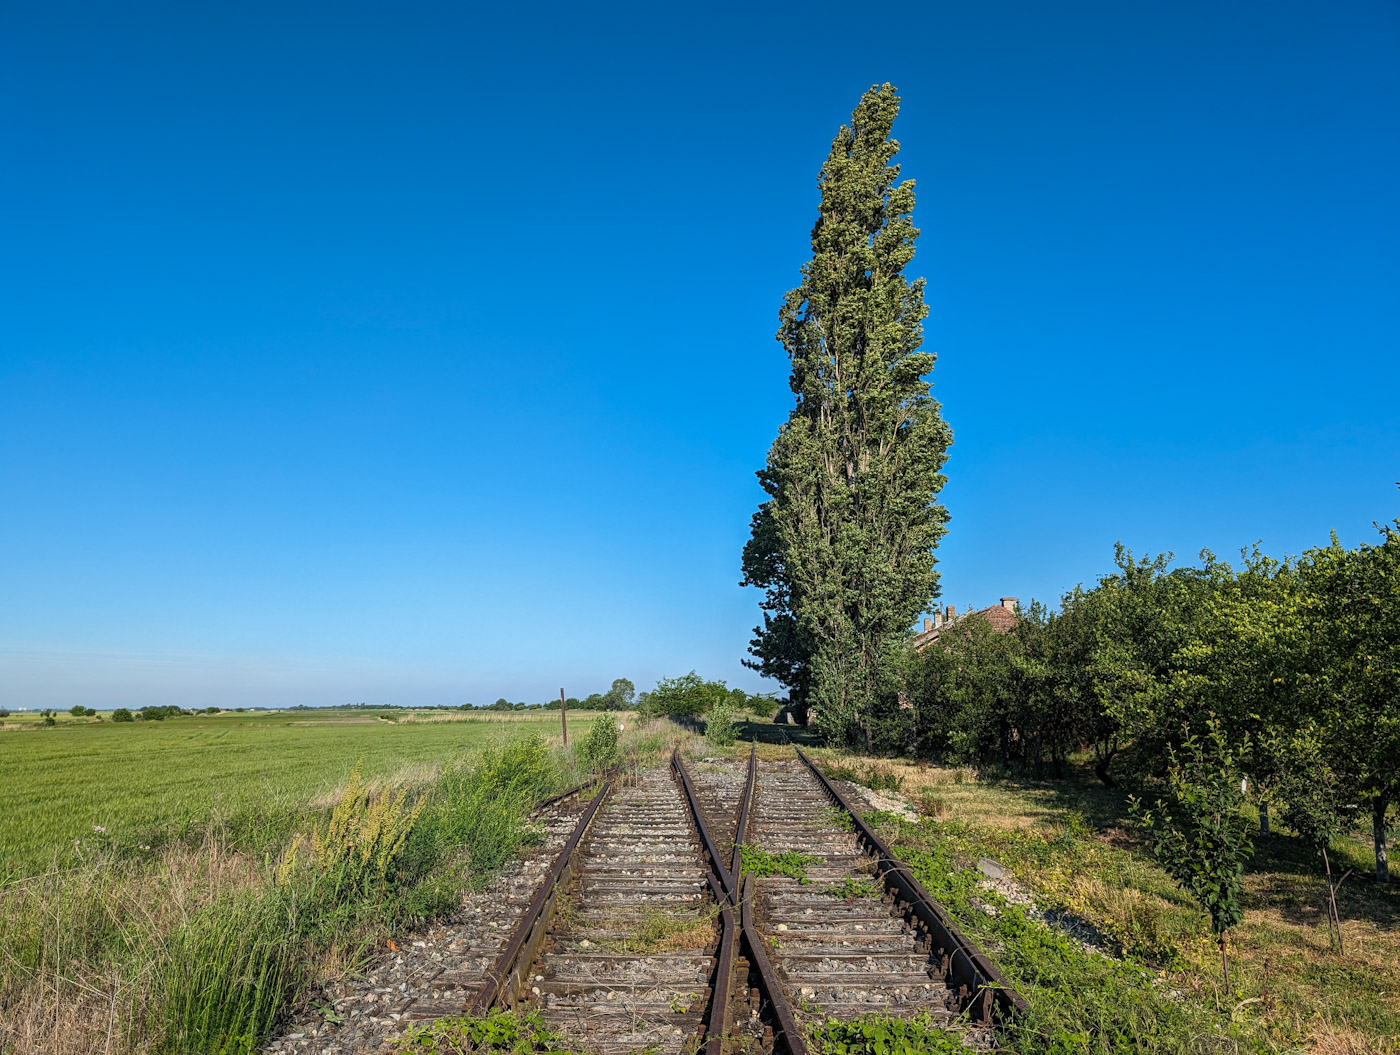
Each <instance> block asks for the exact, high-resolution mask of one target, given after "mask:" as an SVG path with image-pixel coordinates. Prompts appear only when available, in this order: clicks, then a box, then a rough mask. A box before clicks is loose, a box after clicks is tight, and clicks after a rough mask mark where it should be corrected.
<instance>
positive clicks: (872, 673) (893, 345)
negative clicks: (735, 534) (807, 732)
mask: <svg viewBox="0 0 1400 1055" xmlns="http://www.w3.org/2000/svg"><path fill="white" fill-rule="evenodd" d="M898 112H899V96H898V95H896V94H895V90H894V88H893V87H891V86H890V85H889V84H885V85H881V86H872V87H871V88H870V90H869V91H867V92H866V93H865V94H864V95H863V96H862V97H861V100H860V105H858V106H857V107H856V109H855V112H854V113H853V114H852V115H851V123H850V124H849V125H845V126H842V128H841V131H840V132H839V133H837V136H836V139H835V140H834V141H833V142H832V144H831V153H830V154H829V155H828V156H827V159H826V164H824V165H823V166H822V170H821V175H820V177H819V179H818V185H819V186H820V188H821V207H820V211H819V213H818V217H817V223H816V226H815V227H814V228H813V229H812V259H811V260H810V261H809V262H808V263H807V264H806V265H804V267H803V268H802V283H801V285H799V286H798V287H797V288H796V289H794V290H792V291H791V292H790V293H788V295H787V297H786V298H785V300H784V301H783V305H782V308H781V309H780V311H779V313H778V317H779V320H780V323H781V325H780V328H779V330H778V335H777V336H778V340H779V342H781V343H782V345H783V347H784V348H785V349H786V351H787V353H788V357H789V358H790V360H791V362H792V377H791V385H792V391H793V393H794V395H795V396H796V397H797V399H796V405H795V406H794V407H793V410H792V412H791V413H790V414H789V415H788V420H787V422H786V423H784V424H783V426H782V427H781V428H780V429H779V430H778V436H777V439H775V440H774V441H773V446H772V447H771V448H770V449H769V451H768V463H767V465H766V467H765V468H764V469H762V470H761V471H760V472H759V473H758V478H759V481H760V483H761V484H762V485H763V489H764V490H765V491H766V492H767V494H768V496H769V498H768V501H766V502H764V503H763V504H762V505H760V506H759V508H758V512H756V513H755V514H754V517H753V523H752V537H751V538H750V540H749V542H748V543H747V545H745V547H744V559H743V570H744V584H745V585H749V586H757V587H761V588H762V589H764V590H765V591H766V592H765V596H764V600H763V602H762V607H763V608H764V618H763V626H761V627H758V628H757V629H756V630H755V637H754V639H753V642H752V643H751V645H750V648H749V651H750V653H752V654H753V655H754V656H755V657H756V661H753V662H751V663H750V665H751V666H753V667H754V668H755V669H757V670H759V671H761V672H762V673H764V674H766V675H769V676H771V677H774V678H777V679H778V680H779V681H781V682H783V683H784V684H785V685H787V686H788V688H789V690H790V694H791V697H792V699H793V702H794V703H797V704H807V705H809V706H810V707H811V708H813V711H814V713H815V715H816V724H817V726H818V727H819V728H820V729H821V730H822V731H823V732H825V733H826V734H827V735H828V736H830V737H832V738H833V739H835V740H838V741H842V742H846V743H851V742H857V741H861V740H864V741H865V742H867V743H868V742H869V740H870V738H871V733H872V727H873V723H874V722H875V721H876V720H877V716H878V715H879V714H880V713H881V712H882V711H883V710H885V709H887V708H891V707H892V706H893V701H894V698H895V693H896V690H897V686H896V677H897V670H898V667H899V658H900V655H901V653H902V651H903V648H904V642H905V640H906V639H907V637H908V635H909V633H910V627H911V625H912V624H913V622H914V619H915V617H916V616H917V615H918V614H919V613H920V612H921V611H923V610H924V609H926V608H927V607H928V605H929V602H930V601H931V600H932V598H933V597H935V596H936V595H937V590H938V573H937V571H936V569H935V566H934V556H933V550H934V547H935V546H936V545H937V544H938V540H939V539H940V538H941V537H942V535H943V533H944V531H945V530H946V527H945V525H946V522H947V519H948V515H947V512H946V511H945V510H944V508H943V507H942V506H941V505H940V504H938V501H937V495H938V493H939V491H940V490H941V489H942V487H943V484H944V482H945V477H944V476H943V475H942V472H941V470H942V468H943V463H944V461H945V460H946V458H947V448H948V445H949V444H950V443H951V442H952V433H951V430H950V429H949V428H948V426H947V424H946V423H945V422H944V421H943V418H942V416H941V414H940V408H939V405H938V403H937V401H935V400H934V399H933V397H932V396H931V395H930V386H929V383H928V382H927V381H926V380H925V375H927V374H928V373H929V372H930V371H931V370H932V369H933V363H934V356H933V354H932V353H931V352H927V351H923V350H921V346H922V345H923V320H924V317H925V316H926V315H927V314H928V309H927V308H926V307H925V306H924V280H923V279H921V278H919V279H915V280H913V281H910V280H909V279H907V278H905V276H904V269H905V267H906V266H908V264H909V262H910V261H911V260H912V259H913V258H914V241H915V239H916V238H917V237H918V235H919V231H918V229H917V228H916V227H915V226H914V224H913V220H912V219H911V216H912V213H913V210H914V183H913V181H912V180H905V181H903V182H900V181H899V166H898V165H896V164H895V163H894V158H895V155H896V154H897V153H898V151H899V143H898V142H897V141H896V140H894V139H891V138H890V130H891V128H892V126H893V124H894V119H895V116H896V115H897V114H898Z"/></svg>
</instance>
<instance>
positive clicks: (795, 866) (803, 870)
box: [739, 843, 816, 883]
mask: <svg viewBox="0 0 1400 1055" xmlns="http://www.w3.org/2000/svg"><path fill="white" fill-rule="evenodd" d="M739 854H740V856H741V859H742V861H743V870H744V871H745V872H751V873H753V877H754V878H755V879H763V878H764V877H766V876H786V877H787V878H789V879H796V880H797V881H798V882H799V883H806V882H808V879H807V869H809V868H810V867H812V865H814V864H816V858H815V857H812V856H811V855H809V854H804V853H802V852H801V851H799V850H785V851H783V852H782V853H772V852H770V851H768V850H765V849H763V848H762V847H759V846H751V845H749V844H748V843H744V844H743V845H742V846H740V847H739Z"/></svg>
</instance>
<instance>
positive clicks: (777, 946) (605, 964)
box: [270, 750, 1025, 1055]
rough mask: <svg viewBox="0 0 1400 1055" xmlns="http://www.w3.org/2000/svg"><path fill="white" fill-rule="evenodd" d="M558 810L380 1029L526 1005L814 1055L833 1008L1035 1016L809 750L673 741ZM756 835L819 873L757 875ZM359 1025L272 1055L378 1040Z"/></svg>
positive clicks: (688, 1040) (964, 1016) (666, 1054)
mask: <svg viewBox="0 0 1400 1055" xmlns="http://www.w3.org/2000/svg"><path fill="white" fill-rule="evenodd" d="M548 806H549V813H548V817H547V824H548V828H549V849H550V851H551V852H552V853H553V858H552V861H551V862H550V863H549V864H548V866H547V867H546V865H545V863H544V861H543V860H542V859H541V858H540V855H539V854H538V853H537V854H536V855H535V857H534V859H533V860H534V861H535V862H536V863H534V864H531V865H530V866H529V867H528V868H527V869H526V870H525V871H523V872H522V873H521V874H520V875H519V876H516V877H509V878H506V877H503V879H502V880H501V889H502V890H503V891H507V892H508V897H507V899H506V900H504V901H502V902H500V903H499V904H492V905H490V906H489V907H488V908H487V909H486V910H485V911H484V912H481V913H479V915H480V917H481V918H479V919H476V920H471V919H469V920H466V921H464V924H463V925H462V926H461V927H460V929H459V930H458V931H456V932H453V933H451V934H449V935H448V937H450V938H451V939H452V941H451V942H450V943H449V944H450V945H451V947H452V949H453V950H454V951H453V954H452V956H451V962H450V964H442V963H440V962H439V963H436V964H431V963H430V964H429V965H428V967H427V968H426V969H427V974H426V975H425V977H424V980H423V981H422V983H421V984H419V985H418V987H417V991H416V993H417V995H410V994H407V993H404V992H403V991H402V990H403V986H400V992H398V993H393V992H390V993H389V994H387V995H386V996H385V997H382V998H381V997H375V996H374V995H373V994H370V995H368V996H366V997H364V999H366V1000H376V999H387V1000H389V1001H391V1002H392V1004H393V1005H394V1006H393V1009H392V1010H391V1009H390V1008H386V1007H382V1006H381V1008H380V1010H381V1015H382V1017H380V1018H375V1019H374V1021H376V1022H381V1023H383V1024H384V1029H381V1030H380V1031H379V1033H377V1034H375V1036H379V1037H382V1039H384V1040H390V1041H391V1040H392V1039H393V1038H394V1037H395V1036H396V1035H399V1034H400V1033H401V1031H402V1029H403V1028H405V1027H407V1026H409V1025H410V1024H411V1023H413V1022H415V1021H418V1022H421V1021H424V1020H426V1019H431V1018H437V1017H446V1016H451V1015H460V1014H462V1013H463V1012H471V1013H476V1014H480V1013H484V1012H485V1011H487V1010H489V1009H491V1008H493V1007H515V1008H521V1009H531V1010H536V1011H538V1012H539V1014H540V1017H541V1018H542V1019H543V1021H544V1022H545V1024H546V1025H548V1026H549V1027H551V1028H552V1029H553V1030H555V1031H557V1032H558V1033H559V1034H561V1036H562V1038H563V1041H564V1043H565V1044H567V1045H568V1046H570V1047H574V1048H579V1049H582V1050H587V1051H589V1052H595V1053H597V1055H622V1053H626V1052H633V1051H637V1050H640V1049H647V1050H649V1051H653V1052H658V1053H663V1055H674V1053H681V1052H684V1053H695V1055H699V1052H701V1051H702V1050H703V1052H704V1055H738V1053H744V1055H807V1045H806V1041H805V1033H806V1027H808V1026H809V1025H811V1024H812V1023H814V1022H819V1021H821V1020H823V1019H825V1018H837V1019H850V1018H855V1017H858V1016H860V1015H863V1014H867V1013H870V1012H877V1013H884V1014H893V1015H898V1016H900V1017H910V1016H912V1015H914V1014H916V1013H925V1014H928V1015H930V1016H931V1017H933V1018H934V1020H935V1021H937V1022H939V1023H941V1024H945V1025H947V1026H949V1027H956V1028H958V1029H960V1030H961V1031H963V1032H964V1034H965V1036H967V1038H968V1039H969V1040H970V1041H972V1042H973V1043H978V1042H985V1041H986V1040H987V1039H989V1038H990V1036H991V1032H990V1030H991V1027H992V1026H993V1025H994V1024H995V1022H996V1021H997V1020H998V1019H1004V1018H1006V1017H1007V1016H1012V1015H1015V1014H1016V1013H1017V1012H1018V1011H1023V1010H1025V1003H1024V1001H1023V1000H1021V998H1020V997H1019V995H1017V994H1016V993H1015V992H1014V990H1012V989H1011V988H1010V987H1009V986H1008V985H1007V984H1006V983H1005V981H1004V979H1002V978H1001V976H1000V975H999V974H998V973H997V971H996V968H995V967H994V966H993V965H992V964H991V963H990V962H988V961H987V960H986V958H985V957H983V956H982V954H981V953H980V952H979V951H978V950H977V949H976V947H975V946H973V945H972V943H971V942H969V941H967V939H966V938H964V937H963V936H962V935H961V934H960V933H959V932H958V931H957V928H956V927H955V926H954V925H953V924H952V923H951V921H949V920H948V919H947V917H946V915H945V914H944V912H943V910H942V908H941V907H940V906H939V905H937V903H936V902H934V901H933V900H932V898H930V897H929V896H928V894H927V893H926V892H925V891H924V890H923V888H922V887H921V886H919V884H918V882H917V880H916V879H915V878H914V877H913V876H912V875H911V874H910V872H909V870H908V868H907V867H906V866H904V865H903V864H902V863H901V862H900V861H899V860H898V859H897V858H895V857H894V856H893V855H892V854H891V853H890V851H889V849H888V847H886V846H885V845H884V844H883V843H882V842H881V841H880V840H879V838H878V836H877V835H876V834H875V833H874V832H873V831H871V830H870V829H869V828H868V827H867V826H866V825H865V824H864V823H863V822H862V821H861V820H860V818H859V816H858V815H857V813H856V810H855V808H854V807H853V806H852V804H851V803H850V802H849V801H848V800H847V799H846V797H845V796H844V794H843V793H842V792H841V791H840V790H839V789H838V788H837V787H836V786H835V785H833V784H832V783H831V782H830V781H828V780H827V779H826V778H825V777H824V776H823V775H822V774H821V773H820V771H819V770H818V769H817V768H816V767H815V766H814V765H813V764H812V763H811V761H810V760H809V759H808V758H807V757H806V756H805V755H804V754H803V753H802V752H801V751H800V750H798V751H797V752H796V754H795V755H794V756H793V757H791V758H784V759H779V760H770V761H760V760H758V758H757V757H756V755H755V754H754V753H753V752H751V753H750V756H749V759H748V762H747V765H745V764H744V763H740V762H731V761H728V760H723V759H703V760H700V761H699V762H695V763H692V764H690V765H687V764H686V762H685V761H684V760H683V759H682V757H681V755H680V753H679V751H678V750H677V751H676V752H675V753H674V754H673V756H672V760H671V765H670V766H669V767H654V768H653V769H651V770H648V771H646V772H645V773H642V774H641V775H640V776H636V777H630V778H627V779H623V778H621V777H618V776H615V775H612V776H609V777H607V778H606V779H605V780H604V781H603V782H602V784H601V787H600V789H599V791H598V793H597V794H596V795H595V796H594V797H593V798H592V799H591V800H588V801H587V802H586V803H585V802H583V801H580V800H579V799H577V798H575V799H573V800H571V801H570V802H568V803H550V804H548ZM744 846H747V847H750V848H756V849H757V850H760V851H765V852H767V853H768V854H773V855H782V854H795V855H800V859H801V860H802V861H803V862H804V866H803V867H802V868H800V869H795V870H794V871H796V872H798V873H799V874H798V875H780V874H765V875H755V874H754V871H752V870H750V871H745V870H744V869H743V867H742V865H743V861H742V857H743V853H742V850H741V848H742V847H744ZM556 847H557V851H556ZM792 859H793V858H792V857H789V858H788V859H787V860H788V861H789V862H791V861H792ZM526 897H528V898H529V902H528V904H527V905H523V908H522V901H523V899H525V898H526ZM508 916H513V917H514V924H513V926H511V927H509V928H507V927H504V926H502V925H501V922H502V920H503V919H504V918H506V917H508ZM419 944H421V943H415V945H419ZM441 959H442V957H441V956H440V955H439V956H438V960H439V961H441ZM402 962H403V960H402V957H400V961H399V963H400V964H402ZM381 988H382V987H381ZM337 1006H338V1005H337ZM384 1012H387V1014H384ZM362 1032H363V1031H362ZM291 1036H292V1037H293V1038H295V1037H296V1036H299V1035H298V1034H292V1035H291ZM355 1036H356V1034H353V1033H352V1034H351V1035H347V1036H342V1037H337V1036H336V1034H335V1031H334V1030H332V1031H331V1032H330V1035H329V1036H328V1037H327V1038H325V1039H323V1040H321V1041H320V1042H317V1043H314V1044H312V1043H310V1041H309V1040H307V1039H303V1040H299V1041H296V1040H291V1041H289V1040H286V1039H284V1040H279V1041H278V1042H276V1043H274V1044H273V1045H271V1047H270V1050H274V1051H288V1050H298V1051H309V1052H325V1053H327V1055H334V1053H341V1052H345V1053H348V1052H352V1051H375V1050H381V1049H380V1048H379V1047H377V1046H372V1045H366V1044H363V1043H359V1042H357V1041H356V1040H355V1039H354V1037H355ZM363 1036H364V1037H365V1039H366V1040H368V1039H369V1036H370V1034H368V1033H364V1034H363ZM308 1045H309V1046H308Z"/></svg>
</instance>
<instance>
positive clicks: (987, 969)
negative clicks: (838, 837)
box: [793, 744, 1030, 1024]
mask: <svg viewBox="0 0 1400 1055" xmlns="http://www.w3.org/2000/svg"><path fill="white" fill-rule="evenodd" d="M793 750H795V751H796V752H797V757H798V758H800V759H802V761H803V762H805V763H806V765H807V768H808V769H810V770H811V771H812V773H813V774H814V775H815V776H816V778H817V780H818V782H819V783H820V784H821V786H822V790H823V791H825V792H826V795H827V797H828V798H830V799H831V801H832V802H833V803H835V804H836V805H837V806H838V807H839V808H840V809H842V810H844V811H845V812H846V813H848V814H850V816H851V821H852V823H853V824H854V826H855V830H856V836H857V838H858V839H859V840H860V841H861V842H862V843H864V844H865V845H866V846H867V847H868V848H869V849H870V850H871V851H872V852H873V853H874V854H875V856H876V857H877V858H878V860H879V872H880V878H881V879H882V880H883V881H884V882H885V884H886V885H887V887H892V888H893V889H894V890H895V891H896V892H897V894H898V898H899V900H900V901H901V903H902V904H903V905H906V906H908V910H909V911H910V912H911V913H912V914H913V915H914V916H915V918H916V919H918V921H919V922H920V923H921V924H922V925H923V926H924V927H925V929H926V930H927V932H928V935H929V937H930V938H931V939H932V941H933V944H934V946H935V947H936V948H937V950H938V952H939V954H940V956H941V957H942V961H943V970H944V973H945V975H946V976H947V978H948V981H949V985H950V987H957V992H958V995H959V997H960V998H961V1000H962V1003H963V1010H965V1011H967V1012H969V1013H970V1014H971V1016H972V1017H973V1018H974V1019H976V1020H977V1021H979V1022H982V1023H984V1024H990V1023H991V1022H993V1021H995V1020H999V1019H1007V1018H1010V1017H1012V1016H1014V1015H1019V1014H1024V1013H1026V1012H1028V1011H1029V1010H1030V1005H1029V1004H1027V1003H1026V1000H1025V998H1024V997H1023V996H1021V994H1020V993H1018V992H1016V990H1015V988H1014V987H1012V985H1011V983H1010V982H1008V981H1007V980H1006V978H1005V976H1004V975H1003V974H1002V973H1001V972H1000V971H999V970H997V968H996V965H995V964H993V963H992V962H991V960H989V959H987V957H986V956H984V955H983V954H982V951H981V950H980V949H979V948H977V946H976V945H975V944H974V943H973V942H972V941H971V939H969V938H967V937H966V936H965V935H964V934H963V933H962V931H960V930H958V928H957V925H956V924H954V923H953V921H952V920H951V919H949V917H948V913H947V911H946V910H945V909H944V908H943V906H942V905H940V904H939V903H938V902H937V901H935V900H934V899H933V897H932V895H930V894H929V892H928V891H927V890H925V889H924V887H923V884H922V883H920V882H919V881H918V880H917V879H915V878H914V872H913V870H912V869H911V868H910V867H909V866H908V865H907V864H905V863H904V862H903V861H901V860H900V859H899V858H898V857H896V856H895V855H894V854H893V853H892V852H891V851H890V848H889V847H888V846H886V845H885V842H884V840H883V839H881V838H880V837H879V836H878V835H876V834H875V832H874V830H872V829H871V827H870V826H869V825H868V824H866V823H865V821H863V820H861V818H860V815H859V814H858V813H856V811H855V810H854V809H853V808H852V807H851V804H850V803H849V802H847V801H846V797H845V796H844V795H842V794H841V792H840V791H838V790H837V789H836V785H834V784H833V783H832V782H831V781H830V780H828V779H827V777H826V774H825V773H823V772H822V771H821V770H820V769H818V768H817V766H816V764H815V763H814V762H813V761H812V760H811V759H810V758H808V757H807V755H806V752H804V751H803V750H802V748H800V747H798V746H797V745H796V744H794V745H793Z"/></svg>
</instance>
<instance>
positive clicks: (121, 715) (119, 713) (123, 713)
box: [112, 707, 136, 722]
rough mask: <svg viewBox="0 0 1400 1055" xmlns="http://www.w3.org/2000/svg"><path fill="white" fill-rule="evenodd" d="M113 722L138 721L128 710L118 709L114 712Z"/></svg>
mask: <svg viewBox="0 0 1400 1055" xmlns="http://www.w3.org/2000/svg"><path fill="white" fill-rule="evenodd" d="M112 721H114V722H134V721H136V719H135V718H134V717H132V714H131V712H130V711H129V710H127V709H126V708H125V707H118V708H117V709H116V710H115V711H113V712H112Z"/></svg>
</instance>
